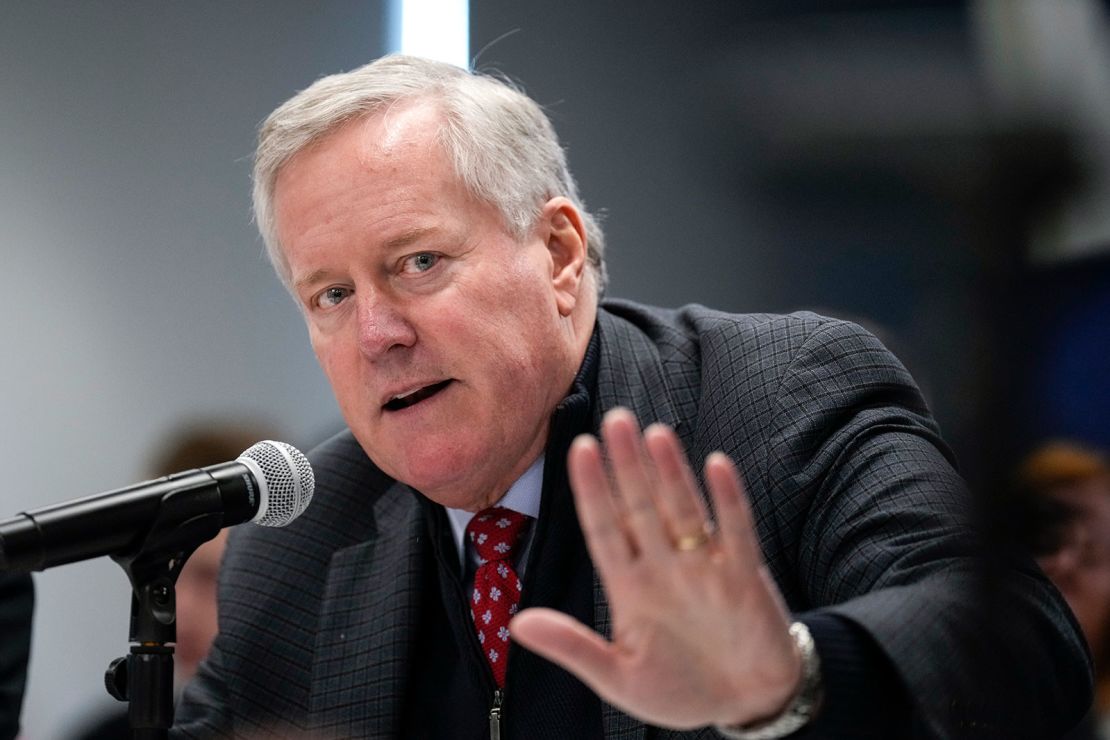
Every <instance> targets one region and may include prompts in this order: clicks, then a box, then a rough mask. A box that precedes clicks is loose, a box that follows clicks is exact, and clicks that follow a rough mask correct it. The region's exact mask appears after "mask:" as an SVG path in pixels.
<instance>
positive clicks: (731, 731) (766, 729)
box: [716, 622, 824, 740]
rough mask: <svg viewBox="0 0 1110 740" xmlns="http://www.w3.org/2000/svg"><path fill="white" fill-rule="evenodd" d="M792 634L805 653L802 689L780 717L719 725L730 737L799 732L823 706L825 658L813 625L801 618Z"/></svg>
mask: <svg viewBox="0 0 1110 740" xmlns="http://www.w3.org/2000/svg"><path fill="white" fill-rule="evenodd" d="M790 636H791V637H793V638H794V644H795V645H796V646H797V647H798V652H799V653H800V654H801V656H802V685H801V686H800V687H799V688H798V693H797V694H795V695H794V698H793V699H791V700H790V703H789V704H787V705H786V708H785V709H783V710H782V712H780V713H779V714H778V716H776V717H772V718H771V719H769V720H766V721H763V722H760V723H758V724H754V725H730V726H724V725H717V728H716V729H717V732H719V733H720V734H721V735H724V736H725V737H727V738H729V740H779V738H784V737H786V736H787V735H790V734H791V733H794V732H797V731H798V730H800V729H802V728H803V727H804V726H806V725H807V724H809V723H810V721H812V720H813V718H814V716H815V715H816V714H817V710H818V709H820V707H821V699H822V698H823V696H824V691H823V687H822V683H821V659H820V657H818V655H817V648H816V647H815V646H814V644H813V636H812V635H810V634H809V628H808V627H806V626H805V625H804V624H802V623H801V622H795V623H794V624H792V625H790Z"/></svg>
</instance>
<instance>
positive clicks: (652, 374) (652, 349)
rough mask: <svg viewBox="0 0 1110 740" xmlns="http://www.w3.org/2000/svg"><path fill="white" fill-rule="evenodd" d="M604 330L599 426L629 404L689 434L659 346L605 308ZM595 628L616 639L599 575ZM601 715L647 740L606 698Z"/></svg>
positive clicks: (620, 731)
mask: <svg viewBox="0 0 1110 740" xmlns="http://www.w3.org/2000/svg"><path fill="white" fill-rule="evenodd" d="M598 330H599V331H600V333H601V348H600V356H599V359H598V373H597V394H596V399H595V403H594V430H595V431H596V430H597V429H599V428H600V426H601V417H602V416H603V415H604V414H605V412H606V411H608V410H610V409H612V408H614V407H616V406H624V407H626V408H628V409H630V410H631V411H632V412H633V413H635V414H636V418H637V419H639V420H640V423H641V424H642V425H644V426H647V425H648V424H651V423H653V422H656V421H658V422H663V423H664V424H669V425H670V426H671V427H672V428H674V429H675V430H676V431H677V432H678V433H679V435H680V436H683V433H684V432H685V431H686V430H685V429H684V428H683V427H684V425H683V424H682V419H681V418H680V417H679V415H678V413H677V412H676V404H675V403H674V399H673V396H672V391H671V388H670V387H669V384H668V382H667V378H666V375H665V374H664V372H663V367H662V364H661V362H660V360H659V350H658V349H657V348H656V346H655V345H654V344H652V342H651V341H650V340H649V339H648V338H647V337H646V336H645V335H644V334H643V333H642V332H640V331H639V330H638V329H636V328H635V327H634V326H632V325H631V324H629V323H628V322H627V321H626V320H624V319H623V318H620V317H619V316H616V315H614V314H612V313H609V312H608V311H605V310H601V311H599V312H598ZM683 441H684V442H686V441H687V440H685V439H684V440H683ZM594 626H595V628H596V629H597V630H598V632H600V633H602V634H603V635H605V636H606V637H608V638H612V632H613V626H612V618H611V616H610V613H609V602H608V600H607V599H606V598H605V590H604V589H603V588H602V586H601V582H600V581H599V580H598V578H597V575H596V573H595V575H594ZM601 713H602V725H603V727H604V730H605V736H606V737H607V738H628V740H642V738H643V737H644V734H645V732H646V727H645V725H644V723H643V722H640V721H639V720H637V719H634V718H633V717H630V716H628V715H627V714H625V713H624V712H621V711H620V710H619V709H616V708H615V707H612V706H610V705H609V704H607V703H605V702H602V705H601Z"/></svg>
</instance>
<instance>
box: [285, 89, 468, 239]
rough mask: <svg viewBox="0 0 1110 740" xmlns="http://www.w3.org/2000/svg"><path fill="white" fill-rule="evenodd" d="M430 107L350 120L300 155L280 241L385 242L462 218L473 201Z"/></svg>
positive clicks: (290, 172) (288, 180)
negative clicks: (421, 223)
mask: <svg viewBox="0 0 1110 740" xmlns="http://www.w3.org/2000/svg"><path fill="white" fill-rule="evenodd" d="M440 126H441V117H440V114H439V111H438V110H437V108H436V107H435V106H434V105H432V104H430V103H427V102H423V103H408V104H403V105H395V106H392V107H390V108H388V109H387V110H385V111H382V112H381V113H375V114H372V115H369V116H365V117H362V118H358V119H355V120H353V121H349V122H347V123H345V124H343V125H342V126H340V127H339V128H338V129H336V130H335V131H333V132H331V133H329V134H327V135H326V136H324V137H323V138H322V139H320V140H319V141H317V142H315V143H314V144H313V145H312V146H310V147H308V148H306V149H304V150H302V151H301V152H298V153H297V154H296V155H294V156H293V157H292V158H291V159H290V160H289V161H288V162H287V163H286V164H285V165H284V166H283V167H282V168H281V170H280V171H279V173H278V177H277V180H276V183H275V189H274V199H273V202H274V217H275V221H276V227H277V232H278V241H279V243H280V244H282V245H283V251H284V252H285V256H286V259H288V258H289V257H290V250H291V249H295V248H299V247H301V246H304V245H305V244H306V243H308V244H312V243H315V242H316V241H317V240H318V239H322V238H325V237H327V236H329V235H334V234H335V233H336V232H337V231H339V230H345V229H347V228H356V229H360V230H362V231H363V232H364V233H367V234H369V233H374V234H378V235H381V236H383V237H384V236H385V233H384V232H386V231H394V230H398V229H402V230H403V229H411V228H413V227H415V226H416V224H412V223H408V222H411V221H413V220H414V219H419V218H422V217H424V218H431V217H435V216H436V215H437V214H438V215H439V216H442V215H444V212H446V211H453V212H458V211H459V210H462V209H463V208H464V207H465V206H468V205H473V204H471V203H468V202H467V201H470V200H471V198H470V196H469V193H468V191H467V190H466V188H465V187H464V186H463V185H462V183H461V181H460V180H459V178H458V176H457V175H456V174H455V170H454V168H453V167H452V166H451V164H450V161H449V158H448V156H447V154H446V152H445V150H444V149H443V147H442V145H441V144H440V139H439V131H440Z"/></svg>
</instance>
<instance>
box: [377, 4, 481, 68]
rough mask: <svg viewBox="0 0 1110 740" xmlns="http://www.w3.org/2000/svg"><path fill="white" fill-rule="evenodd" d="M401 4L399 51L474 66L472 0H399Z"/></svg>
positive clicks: (397, 46)
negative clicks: (471, 23) (471, 37)
mask: <svg viewBox="0 0 1110 740" xmlns="http://www.w3.org/2000/svg"><path fill="white" fill-rule="evenodd" d="M399 4H400V21H401V23H400V29H399V31H400V33H399V35H400V39H399V42H400V43H396V42H394V44H393V46H394V48H395V49H396V50H397V51H400V52H401V53H403V54H413V55H416V56H421V57H427V58H429V59H438V60H439V61H441V62H449V63H451V64H455V65H458V66H460V67H469V66H470V3H469V0H399ZM396 10H397V0H395V4H394V12H395V13H396ZM394 29H395V30H397V29H396V26H394ZM396 38H397V36H396V35H394V39H396Z"/></svg>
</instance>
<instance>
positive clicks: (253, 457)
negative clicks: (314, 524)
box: [239, 440, 316, 527]
mask: <svg viewBox="0 0 1110 740" xmlns="http://www.w3.org/2000/svg"><path fill="white" fill-rule="evenodd" d="M239 462H241V463H243V464H244V465H246V466H247V467H249V468H251V469H252V470H254V471H255V474H256V477H257V478H258V485H259V487H260V488H261V489H262V490H261V491H260V499H261V501H260V503H259V505H258V513H257V514H255V516H254V519H252V520H251V521H253V522H255V523H256V524H261V525H262V526H263V527H284V526H285V525H286V524H289V522H291V521H293V520H294V519H296V518H297V517H299V516H300V515H301V514H303V513H304V510H305V509H306V508H308V504H309V502H311V501H312V492H313V491H314V490H315V487H316V479H315V477H314V476H313V474H312V466H311V465H309V463H308V458H306V457H305V456H304V454H303V453H302V452H301V451H300V450H298V449H297V448H296V447H294V446H293V445H289V444H286V443H285V442H274V441H272V440H266V441H264V442H258V443H257V444H254V445H252V446H251V448H250V449H248V450H247V451H246V452H244V453H243V454H242V455H240V456H239Z"/></svg>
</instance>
